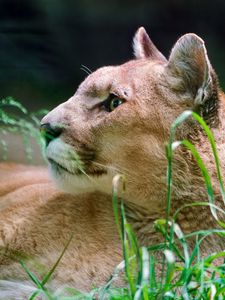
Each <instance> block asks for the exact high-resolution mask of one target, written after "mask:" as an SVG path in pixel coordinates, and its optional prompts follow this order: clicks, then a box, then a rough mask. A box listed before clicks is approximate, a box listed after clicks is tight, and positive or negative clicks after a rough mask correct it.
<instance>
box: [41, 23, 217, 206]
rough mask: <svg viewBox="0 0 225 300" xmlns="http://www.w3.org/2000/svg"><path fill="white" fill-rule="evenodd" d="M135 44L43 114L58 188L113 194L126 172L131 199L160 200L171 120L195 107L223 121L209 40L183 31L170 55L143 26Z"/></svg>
mask: <svg viewBox="0 0 225 300" xmlns="http://www.w3.org/2000/svg"><path fill="white" fill-rule="evenodd" d="M133 48H134V53H135V59H134V60H131V61H129V62H127V63H125V64H122V65H119V66H108V67H103V68H100V69H98V70H97V71H95V72H93V73H92V74H91V75H89V76H88V77H87V78H86V79H85V80H84V82H83V83H82V84H81V85H80V86H79V88H78V90H77V91H76V93H75V94H74V96H72V97H71V98H70V99H69V100H68V101H66V102H65V103H63V104H61V105H59V106H58V107H56V108H55V109H54V110H52V111H51V112H50V113H49V114H48V115H47V116H46V117H44V119H43V120H42V125H41V129H42V131H43V133H44V135H45V137H46V156H47V159H48V161H49V166H50V170H51V174H52V176H53V178H54V180H55V181H56V183H57V185H58V186H59V187H61V188H63V189H64V190H66V191H68V192H70V193H74V194H75V193H81V192H92V191H95V190H100V191H103V192H104V193H107V194H110V193H111V190H112V179H113V177H114V175H115V174H117V173H122V174H124V175H125V176H126V178H127V198H128V200H129V199H130V200H131V201H134V202H135V201H136V202H139V203H140V204H141V205H145V204H146V203H148V205H149V203H151V204H152V205H153V203H154V205H157V202H159V199H163V200H164V196H165V191H166V167H167V161H166V157H165V144H166V143H167V141H168V134H169V128H170V126H171V123H172V122H173V121H174V119H175V118H176V117H177V116H178V115H179V114H180V113H181V112H182V111H184V110H186V109H193V110H195V111H197V112H198V113H200V114H201V115H202V116H203V117H204V118H205V119H206V121H207V122H208V123H209V124H210V125H211V126H212V127H213V126H214V127H215V126H217V125H218V114H217V110H218V92H217V85H216V79H215V75H214V72H213V70H212V68H211V65H210V63H209V60H208V57H207V53H206V49H205V46H204V42H203V41H202V40H201V39H200V38H199V37H198V36H196V35H195V34H186V35H184V36H182V37H181V38H180V39H179V40H178V41H177V42H176V44H175V46H174V47H173V49H172V51H171V55H170V57H169V59H168V60H167V59H166V58H165V57H164V56H163V55H162V54H161V53H160V52H159V51H158V50H157V48H156V47H155V46H154V44H153V43H152V41H151V40H150V38H149V36H148V35H147V33H146V31H145V30H144V28H140V29H139V30H138V31H137V33H136V35H135V37H134V44H133ZM187 130H188V129H187ZM187 133H188V132H187ZM190 134H191V133H190ZM163 200H162V201H163ZM149 201H150V202H149Z"/></svg>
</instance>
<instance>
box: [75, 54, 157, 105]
mask: <svg viewBox="0 0 225 300" xmlns="http://www.w3.org/2000/svg"><path fill="white" fill-rule="evenodd" d="M162 69H163V63H161V62H156V61H150V60H147V59H140V60H131V61H129V62H127V63H125V64H122V65H120V66H108V67H102V68H100V69H98V70H97V71H95V72H93V73H92V74H90V75H89V76H88V77H87V78H86V79H85V80H84V82H83V83H82V84H81V85H80V87H79V88H78V90H77V92H76V95H86V96H90V97H98V98H100V99H101V98H104V97H105V96H107V95H108V94H109V93H114V94H115V95H118V96H121V97H123V98H125V99H127V100H129V98H130V97H131V95H132V93H133V92H134V91H135V90H136V87H137V88H138V89H140V86H141V85H142V83H144V82H146V81H148V82H154V81H156V74H157V77H159V75H160V73H161V71H160V70H162Z"/></svg>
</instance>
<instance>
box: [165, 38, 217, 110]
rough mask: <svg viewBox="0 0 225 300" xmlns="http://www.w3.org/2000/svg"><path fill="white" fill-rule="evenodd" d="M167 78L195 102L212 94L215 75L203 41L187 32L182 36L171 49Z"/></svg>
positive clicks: (174, 86)
mask: <svg viewBox="0 0 225 300" xmlns="http://www.w3.org/2000/svg"><path fill="white" fill-rule="evenodd" d="M167 70H168V75H169V76H168V79H169V80H170V82H171V85H172V87H173V88H174V89H176V90H179V91H182V92H183V93H186V94H187V95H189V97H191V98H192V99H194V100H195V103H197V104H203V103H204V102H205V101H206V100H208V99H209V98H210V97H211V95H212V94H213V89H215V86H214V85H215V84H216V80H215V76H213V74H214V72H213V70H212V67H211V65H210V62H209V59H208V56H207V52H206V48H205V44H204V41H203V40H202V39H201V38H199V37H198V36H197V35H195V34H192V33H189V34H186V35H184V36H182V37H181V38H180V39H179V40H178V41H177V43H176V44H175V46H174V47H173V49H172V52H171V55H170V58H169V63H168V66H167Z"/></svg>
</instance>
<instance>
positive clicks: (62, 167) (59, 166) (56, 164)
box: [48, 158, 76, 175]
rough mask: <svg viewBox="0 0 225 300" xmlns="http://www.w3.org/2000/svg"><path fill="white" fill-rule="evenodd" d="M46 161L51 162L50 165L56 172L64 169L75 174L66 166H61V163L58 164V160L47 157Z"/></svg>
mask: <svg viewBox="0 0 225 300" xmlns="http://www.w3.org/2000/svg"><path fill="white" fill-rule="evenodd" d="M48 161H49V163H50V164H51V167H52V168H53V169H54V171H56V172H58V173H61V172H62V171H64V172H68V173H70V174H71V175H75V174H76V173H73V172H71V171H70V170H68V169H67V168H66V167H64V166H62V165H61V164H59V163H58V162H56V161H55V160H54V159H52V158H48Z"/></svg>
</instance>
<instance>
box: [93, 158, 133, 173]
mask: <svg viewBox="0 0 225 300" xmlns="http://www.w3.org/2000/svg"><path fill="white" fill-rule="evenodd" d="M92 163H93V164H94V165H97V166H100V167H104V168H106V169H109V170H112V171H116V172H117V173H122V174H124V175H128V174H129V171H127V170H125V169H123V170H122V169H121V168H117V167H113V166H107V165H104V164H101V163H98V162H95V161H93V162H92Z"/></svg>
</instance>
